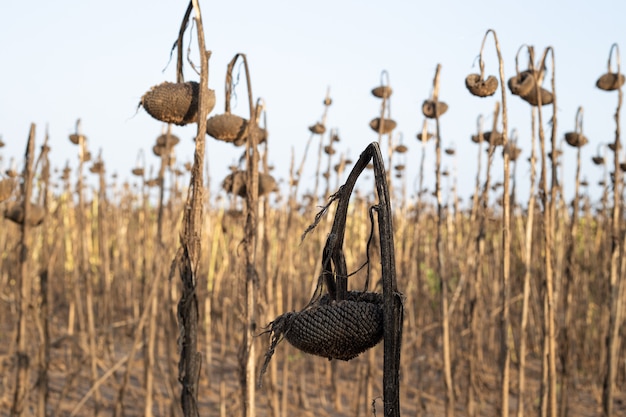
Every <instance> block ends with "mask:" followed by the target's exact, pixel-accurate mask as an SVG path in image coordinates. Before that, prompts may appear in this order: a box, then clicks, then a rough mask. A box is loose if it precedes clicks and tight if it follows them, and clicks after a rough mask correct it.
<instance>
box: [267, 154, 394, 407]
mask: <svg viewBox="0 0 626 417" xmlns="http://www.w3.org/2000/svg"><path fill="white" fill-rule="evenodd" d="M370 160H373V165H374V175H375V182H376V190H377V194H378V204H377V205H376V206H374V207H373V208H372V211H373V212H376V213H377V214H378V231H379V236H380V257H381V264H382V270H381V271H382V285H383V293H382V294H380V293H375V292H370V291H369V290H368V287H369V281H370V279H369V273H368V276H367V278H366V280H365V288H364V289H363V290H362V291H348V277H349V276H350V275H352V274H349V273H348V269H347V266H346V260H345V256H344V252H343V243H344V237H345V231H346V220H347V217H348V204H349V201H350V196H351V195H352V191H353V189H354V185H355V183H356V180H357V179H358V177H359V175H360V174H361V173H362V172H363V170H364V169H365V168H366V167H367V164H368V163H369V162H370ZM335 201H337V208H336V212H335V217H334V220H333V226H332V229H331V231H330V233H329V235H328V238H327V240H326V244H325V246H324V249H323V252H322V273H321V275H320V277H319V280H318V285H317V288H316V290H315V292H314V294H313V297H312V298H311V300H310V301H309V303H308V304H307V305H306V306H305V307H304V308H303V309H302V310H300V311H297V312H287V313H284V314H282V315H280V316H278V317H276V319H274V320H273V321H272V322H271V323H270V324H269V325H268V330H267V331H266V333H269V334H270V339H271V340H270V346H269V348H268V350H267V352H266V354H265V362H264V364H263V367H262V369H261V373H260V376H259V384H260V382H261V377H262V376H263V373H264V372H265V370H266V368H267V366H268V364H269V362H270V360H271V358H272V355H273V354H274V351H275V349H276V346H277V345H278V343H279V342H280V341H282V340H283V339H287V341H288V342H289V343H290V344H292V345H293V346H294V347H296V348H298V349H300V350H302V351H303V352H306V353H310V354H314V355H318V356H322V357H326V358H328V359H330V360H332V359H341V360H346V361H347V360H350V359H353V358H355V357H356V356H358V355H359V354H360V353H362V352H364V351H366V350H368V349H369V348H371V347H373V346H375V345H376V344H378V343H379V342H380V340H381V339H384V365H383V367H384V369H383V402H384V414H385V415H386V416H396V417H397V416H400V389H399V386H400V385H399V383H400V381H399V366H400V348H401V343H402V321H403V311H404V306H403V296H402V294H401V293H400V292H399V291H398V288H397V283H396V270H395V252H394V243H393V228H392V217H391V204H390V201H389V188H388V185H387V180H386V173H385V168H384V164H383V159H382V154H381V152H380V146H379V145H378V143H377V142H372V143H371V144H370V145H368V147H367V148H366V149H365V150H364V151H363V153H362V154H361V156H360V157H359V160H358V161H357V162H356V164H355V165H354V168H353V169H352V171H351V172H350V175H349V176H348V179H347V180H346V182H345V184H344V185H343V186H341V187H340V188H339V190H338V191H337V192H336V193H335V194H333V195H332V196H331V197H330V201H329V202H328V204H327V205H326V206H324V207H323V208H322V210H321V211H320V212H319V213H318V214H317V215H316V216H315V221H314V222H313V224H311V225H310V226H309V227H308V228H307V229H306V230H305V232H304V235H303V238H304V237H305V236H306V235H307V233H308V232H310V231H311V230H313V229H314V228H315V227H316V226H317V225H318V224H319V223H320V220H321V219H322V217H323V215H324V214H325V213H326V212H327V211H328V208H329V207H330V206H331V205H332V204H333V203H334V202H335ZM371 220H372V224H373V216H371ZM372 231H373V230H372ZM371 241H372V236H370V238H369V241H368V248H369V245H370V243H371ZM366 265H367V266H368V267H369V258H368V261H367V262H366ZM368 272H369V268H368ZM324 287H325V293H324ZM322 293H324V294H323V295H322Z"/></svg>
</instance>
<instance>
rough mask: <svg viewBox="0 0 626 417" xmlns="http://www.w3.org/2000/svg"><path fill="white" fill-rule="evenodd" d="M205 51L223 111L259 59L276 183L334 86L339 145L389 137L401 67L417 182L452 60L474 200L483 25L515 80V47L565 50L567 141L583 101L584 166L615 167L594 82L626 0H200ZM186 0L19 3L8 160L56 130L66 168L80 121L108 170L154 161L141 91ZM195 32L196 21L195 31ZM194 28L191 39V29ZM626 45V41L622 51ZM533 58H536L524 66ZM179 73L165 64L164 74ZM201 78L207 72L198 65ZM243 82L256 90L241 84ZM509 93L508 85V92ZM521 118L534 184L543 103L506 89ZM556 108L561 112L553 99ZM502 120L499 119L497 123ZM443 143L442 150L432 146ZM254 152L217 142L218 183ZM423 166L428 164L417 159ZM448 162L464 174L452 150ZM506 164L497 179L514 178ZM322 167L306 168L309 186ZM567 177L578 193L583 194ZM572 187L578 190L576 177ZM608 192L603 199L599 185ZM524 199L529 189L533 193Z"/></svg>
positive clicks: (403, 128) (456, 119) (160, 61)
mask: <svg viewBox="0 0 626 417" xmlns="http://www.w3.org/2000/svg"><path fill="white" fill-rule="evenodd" d="M200 4H201V7H202V12H203V17H204V25H205V33H206V43H207V48H208V49H210V50H211V51H212V57H211V60H210V63H209V65H210V78H209V85H210V87H211V88H213V89H215V90H216V92H217V98H218V102H217V106H216V108H215V110H214V113H216V112H223V101H224V77H225V71H226V64H227V62H228V61H229V60H230V59H231V58H232V57H233V56H234V55H235V54H236V53H237V52H243V53H245V54H246V55H247V57H248V61H249V65H250V71H251V76H252V87H253V94H254V96H255V97H261V98H263V99H264V100H265V102H266V103H267V120H268V127H269V131H270V143H271V147H270V158H269V159H270V161H271V162H272V163H273V164H274V165H275V166H276V170H275V172H274V174H275V176H276V177H278V178H286V177H287V175H288V168H289V160H290V157H291V149H292V148H293V149H294V150H295V152H296V158H297V160H298V161H299V159H300V158H301V156H302V153H303V151H304V146H305V143H306V141H307V139H308V137H309V131H308V129H307V127H308V126H309V125H311V124H313V123H314V122H316V121H317V119H319V118H320V116H321V114H322V111H323V106H322V100H323V98H324V95H325V93H326V88H327V87H330V88H331V96H332V98H333V101H334V103H333V105H332V106H331V108H330V111H329V115H328V121H327V127H328V128H329V129H330V128H337V129H339V132H340V136H341V138H342V142H341V143H339V145H338V150H339V151H345V150H347V149H349V151H350V155H351V157H352V158H353V159H354V158H356V157H357V156H358V154H359V153H360V151H361V150H362V149H363V148H365V146H366V145H367V144H368V143H369V142H371V141H374V140H376V138H377V136H376V135H375V134H374V132H373V131H371V130H370V128H369V126H368V124H369V121H370V120H371V119H372V118H374V117H376V116H377V115H378V112H379V106H380V102H379V100H378V99H375V98H374V97H373V96H371V94H370V90H371V89H372V88H373V87H375V86H377V85H378V84H379V80H380V73H381V71H382V70H387V71H388V73H389V75H390V81H391V86H392V88H393V89H394V94H393V96H392V98H391V111H392V118H394V119H395V120H396V121H397V123H398V128H397V130H396V134H399V133H400V132H401V133H402V134H403V136H404V143H405V144H407V145H408V146H409V153H408V154H407V160H408V165H409V167H408V172H407V173H408V182H409V185H411V188H412V184H413V180H414V178H415V176H416V174H417V165H418V161H419V157H420V146H419V144H418V143H417V141H416V140H415V134H416V133H417V132H418V130H421V125H422V121H423V116H422V114H421V103H422V101H423V100H424V99H426V98H428V96H429V95H430V92H431V87H432V78H433V75H434V72H435V68H436V66H437V64H438V63H440V64H441V65H442V72H441V91H440V99H441V100H443V101H445V102H447V103H448V105H449V106H450V109H449V110H448V112H447V113H446V114H445V115H444V116H443V117H442V119H441V129H442V137H443V141H444V145H445V146H449V145H454V146H455V147H456V149H457V162H456V163H457V170H458V174H459V192H460V194H461V195H463V196H465V197H467V196H468V195H469V194H470V193H471V191H472V188H473V183H474V177H475V173H476V154H477V149H476V145H475V144H473V143H472V142H471V141H470V139H469V137H470V135H471V134H473V133H474V132H475V126H476V118H477V117H478V115H479V114H481V113H482V114H485V115H490V114H491V111H492V109H493V105H494V101H495V100H496V99H495V98H487V99H479V98H476V97H473V96H471V95H470V94H469V93H468V91H467V90H466V88H465V86H464V78H465V76H466V75H467V74H469V73H470V72H477V71H478V69H477V67H476V66H473V65H474V64H475V62H476V60H475V59H476V57H477V56H478V53H479V49H480V45H481V42H482V39H483V35H484V33H485V31H486V30H487V29H489V28H492V29H495V30H496V32H497V34H498V37H499V40H500V44H501V47H502V50H503V55H504V59H505V75H506V77H507V78H508V77H510V76H511V75H513V74H514V71H515V62H514V58H515V54H516V52H517V50H518V48H519V47H520V46H521V45H522V44H528V45H534V46H535V48H536V50H537V51H538V52H541V51H543V49H544V48H545V47H546V46H553V47H554V49H555V57H556V73H557V77H556V80H557V98H558V108H559V109H558V113H557V115H558V129H559V137H562V135H563V134H564V133H565V132H566V131H571V130H573V129H574V118H575V114H576V110H577V108H578V106H583V107H584V109H585V113H584V132H585V134H586V136H588V137H589V138H590V140H591V143H590V144H589V145H587V146H586V147H585V148H584V157H583V176H586V177H587V178H588V179H589V180H590V182H592V185H594V187H595V182H596V181H597V180H598V179H600V177H601V174H602V170H601V169H600V168H598V167H596V166H594V165H593V164H592V163H591V161H590V158H591V156H592V155H595V153H596V146H597V144H598V143H601V142H608V141H612V140H613V138H614V131H615V124H614V121H613V113H614V109H615V105H616V103H617V94H616V93H606V92H603V91H600V90H598V89H596V88H595V81H596V79H597V78H598V76H600V75H601V74H602V73H604V72H606V69H607V68H606V64H607V59H608V53H609V49H610V47H611V45H612V44H613V43H614V42H617V43H618V44H619V45H620V46H621V47H622V48H626V31H625V30H624V23H625V19H626V6H625V4H626V3H623V2H620V1H596V2H588V1H535V0H532V1H525V2H512V1H472V2H469V1H450V0H448V1H431V2H420V1H385V2H382V1H342V2H337V1H328V0H320V1H316V2H295V1H278V0H268V1H220V2H211V1H201V3H200ZM186 5H187V3H186V2H185V1H179V2H173V1H170V2H165V1H148V0H134V1H120V0H111V1H106V2H104V1H97V2H96V1H85V0H82V1H81V0H72V1H70V0H59V1H54V2H51V1H41V0H36V1H31V2H18V1H6V2H3V3H2V5H0V51H1V53H2V70H1V71H0V74H2V76H1V77H0V135H2V139H3V141H4V142H5V143H6V144H7V146H6V147H4V148H2V149H0V155H2V157H3V161H4V168H6V166H7V163H8V159H9V158H10V157H16V158H21V156H22V155H23V153H24V146H25V139H26V137H27V134H28V129H29V126H30V123H31V122H35V123H36V124H37V132H38V135H37V139H38V144H41V141H42V140H43V134H44V130H45V127H46V125H48V126H49V131H50V140H51V145H52V150H53V151H52V153H51V158H52V161H53V164H54V165H55V166H57V167H62V166H64V165H65V162H66V161H67V160H72V163H73V161H74V160H75V159H76V154H77V148H76V147H75V146H74V145H72V144H71V143H70V142H69V141H68V139H67V136H68V134H70V133H72V132H73V131H74V124H75V121H76V119H77V118H81V119H82V124H83V130H84V133H85V134H86V135H87V136H88V138H89V148H90V150H91V151H92V153H94V154H97V152H98V151H99V149H102V150H103V155H104V159H105V162H106V165H107V171H108V174H109V175H110V174H111V173H113V172H117V173H118V174H119V176H120V178H121V179H125V178H128V179H130V180H131V181H135V179H134V178H133V177H132V176H131V175H130V169H131V168H132V167H133V166H134V164H135V158H136V155H137V152H138V150H139V149H140V148H144V149H145V151H146V155H147V160H148V164H153V165H156V164H157V161H156V157H154V156H153V155H152V153H151V152H150V151H149V150H150V149H151V146H152V144H153V142H154V140H155V138H156V137H157V136H158V135H159V134H160V132H161V127H162V126H161V124H160V123H159V122H157V121H156V120H154V119H152V118H151V117H150V116H148V115H147V113H146V112H145V111H143V109H140V110H139V111H138V112H136V107H137V103H138V102H139V99H140V97H141V96H142V95H143V94H144V92H145V91H147V90H148V89H149V88H150V87H151V86H152V85H155V84H158V83H160V82H162V81H165V80H169V81H173V80H174V70H175V61H172V63H170V65H169V66H167V64H168V60H169V53H170V47H171V45H172V43H173V42H174V41H175V39H176V36H177V32H178V28H179V25H180V20H181V19H182V16H183V13H184V11H185V8H186ZM193 36H195V31H194V32H193ZM190 37H191V35H189V34H188V35H187V39H189V38H190ZM487 51H488V52H487V54H486V56H485V60H486V70H487V72H488V73H491V74H496V73H497V70H498V68H497V61H496V60H495V53H494V51H495V49H494V46H493V41H492V40H491V39H490V40H489V41H488V44H487ZM623 52H624V49H623ZM523 62H524V65H525V62H526V60H525V58H524V60H523ZM166 66H167V69H166V70H165V71H164V72H163V69H164V68H166ZM185 74H186V77H187V79H189V80H195V79H197V76H196V75H195V74H194V73H193V72H192V70H191V69H190V68H189V66H187V67H186V70H185ZM242 87H243V85H242ZM238 93H239V100H240V101H239V103H238V106H237V107H236V108H235V109H234V112H236V113H239V114H241V115H243V116H247V112H248V110H247V103H246V102H245V101H244V100H245V96H246V94H245V91H244V90H243V89H242V88H240V89H239V90H238ZM498 97H499V92H498ZM507 101H508V105H509V126H510V127H511V128H517V130H518V131H519V133H520V146H521V147H522V148H523V150H524V153H523V155H522V157H521V158H520V159H521V160H522V161H521V162H520V164H519V167H518V175H519V176H520V179H519V186H520V192H522V193H524V192H525V191H523V190H527V177H528V175H527V174H528V164H527V163H526V162H525V159H526V157H528V155H529V149H530V147H529V145H528V143H525V141H528V138H529V131H530V127H529V126H530V122H529V121H530V111H529V106H528V105H527V104H526V103H525V102H523V101H522V100H521V99H519V98H518V97H514V96H511V95H510V94H509V95H508V97H507ZM545 109H546V118H547V115H548V114H551V111H550V110H548V108H547V107H546V108H545ZM489 120H490V118H488V119H487V123H488V125H489V124H490V122H489ZM174 133H175V134H176V135H178V136H179V137H180V138H181V139H182V143H181V144H180V145H179V147H178V155H179V156H178V160H179V161H180V162H181V163H182V162H185V161H187V160H191V158H192V153H193V142H192V140H191V138H192V137H193V136H194V134H195V127H191V126H189V127H174ZM433 147H434V145H432V144H431V145H429V149H430V151H429V155H432V149H433ZM240 153H241V150H240V149H238V148H234V147H233V146H232V145H229V144H224V143H218V142H216V141H213V140H211V139H210V138H208V137H207V155H208V158H209V161H210V165H211V176H212V177H213V178H212V179H213V184H212V186H213V189H214V190H215V188H216V186H217V185H218V182H219V181H220V180H221V178H223V177H224V176H225V175H226V173H227V166H228V165H229V164H231V163H233V162H235V161H236V160H237V159H238V157H239V155H240ZM413 161H414V162H413ZM430 162H431V163H430V164H429V165H428V166H427V168H426V169H427V172H426V174H427V177H426V185H427V186H428V187H430V188H432V186H433V181H434V180H433V167H434V161H432V160H431V161H430ZM574 162H575V151H574V150H573V149H571V148H566V149H565V156H564V173H565V176H566V177H568V178H571V177H572V176H573V175H574V170H573V169H574ZM444 165H445V166H447V167H448V168H450V169H452V166H453V161H452V159H451V158H450V157H447V158H446V159H445V161H444ZM499 167H500V165H497V168H496V171H495V172H496V176H500V175H501V172H500V171H501V169H500V168H499ZM313 174H314V165H313V163H311V164H308V165H307V167H306V168H305V172H304V184H305V185H304V187H305V188H307V187H310V186H311V184H312V177H313ZM568 178H566V192H568V194H569V192H571V191H572V186H571V182H569V183H568V181H567V179H568ZM568 184H569V186H568ZM594 194H596V195H597V193H596V192H594ZM521 197H522V199H523V200H525V199H526V196H525V195H524V194H522V196H521Z"/></svg>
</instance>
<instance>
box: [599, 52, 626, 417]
mask: <svg viewBox="0 0 626 417" xmlns="http://www.w3.org/2000/svg"><path fill="white" fill-rule="evenodd" d="M613 49H615V56H616V60H617V73H618V74H620V66H621V65H620V58H619V48H618V46H617V44H614V45H612V46H611V52H610V53H609V69H610V57H611V53H612V52H613ZM622 99H623V92H622V87H621V86H620V88H619V89H618V96H617V108H616V109H615V142H614V145H615V152H614V153H613V154H614V170H613V173H614V179H613V215H612V224H611V242H612V246H611V275H610V278H609V291H610V293H609V294H610V295H609V312H610V313H609V334H608V337H607V338H606V343H607V346H606V348H607V363H606V372H605V377H604V385H603V389H602V410H603V412H604V415H605V416H606V417H610V416H612V415H613V397H614V395H615V376H616V374H617V368H618V366H619V363H618V362H619V350H620V344H621V343H620V341H621V338H620V334H619V329H620V327H621V322H622V303H623V297H621V295H622V291H623V290H622V286H623V285H624V284H623V282H624V279H623V276H622V275H623V274H622V268H623V261H622V253H623V245H624V240H623V239H624V238H623V237H622V226H621V223H620V219H621V217H622V215H621V212H622V207H621V204H622V187H623V184H622V172H621V171H622V170H621V168H620V160H619V154H620V152H619V150H620V149H621V142H620V111H621V108H622Z"/></svg>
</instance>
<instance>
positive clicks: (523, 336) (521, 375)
mask: <svg viewBox="0 0 626 417" xmlns="http://www.w3.org/2000/svg"><path fill="white" fill-rule="evenodd" d="M531 114H532V116H531V151H530V191H529V195H528V215H527V217H526V229H525V234H524V236H525V239H524V284H523V288H524V289H523V293H522V294H523V295H522V300H523V301H522V317H521V321H520V330H519V332H520V335H519V369H518V384H517V385H518V389H517V417H524V401H525V400H526V396H525V394H526V346H527V339H528V337H527V330H526V329H527V327H528V309H529V298H530V278H531V272H532V247H533V246H532V243H533V241H532V239H533V224H534V219H535V199H536V197H535V181H536V176H537V169H536V165H537V164H536V162H537V157H536V155H535V128H536V110H535V108H532V110H531Z"/></svg>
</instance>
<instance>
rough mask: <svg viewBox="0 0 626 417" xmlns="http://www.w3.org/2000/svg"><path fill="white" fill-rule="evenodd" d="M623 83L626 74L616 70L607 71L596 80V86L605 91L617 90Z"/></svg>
mask: <svg viewBox="0 0 626 417" xmlns="http://www.w3.org/2000/svg"><path fill="white" fill-rule="evenodd" d="M622 85H624V74H618V73H614V72H607V73H606V74H603V75H602V76H601V77H600V78H598V81H596V87H598V88H599V89H600V90H604V91H615V90H618V89H619V88H620V87H621V86H622Z"/></svg>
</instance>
